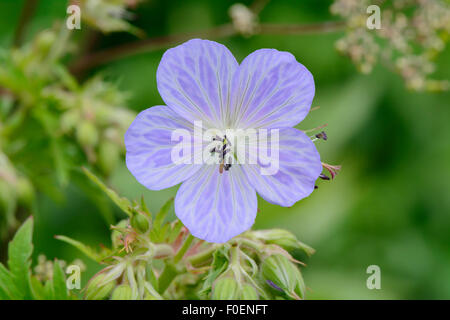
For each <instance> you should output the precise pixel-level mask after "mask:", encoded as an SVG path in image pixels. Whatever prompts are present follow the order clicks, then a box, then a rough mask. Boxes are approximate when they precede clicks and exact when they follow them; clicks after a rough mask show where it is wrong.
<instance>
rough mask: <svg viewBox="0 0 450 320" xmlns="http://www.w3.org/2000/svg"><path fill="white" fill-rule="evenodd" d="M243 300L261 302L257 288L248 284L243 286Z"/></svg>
mask: <svg viewBox="0 0 450 320" xmlns="http://www.w3.org/2000/svg"><path fill="white" fill-rule="evenodd" d="M241 299H242V300H259V295H258V292H257V291H256V289H255V287H253V286H252V285H250V284H248V283H246V284H244V285H243V286H242V291H241Z"/></svg>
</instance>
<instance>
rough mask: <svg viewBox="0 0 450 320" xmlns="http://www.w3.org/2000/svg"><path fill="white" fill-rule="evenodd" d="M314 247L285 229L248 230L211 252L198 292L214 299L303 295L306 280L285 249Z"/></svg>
mask: <svg viewBox="0 0 450 320" xmlns="http://www.w3.org/2000/svg"><path fill="white" fill-rule="evenodd" d="M296 249H300V250H303V251H304V252H306V253H307V254H308V255H309V254H312V253H313V252H314V250H313V249H312V248H310V247H309V246H307V245H305V244H303V243H301V242H300V241H298V240H297V238H296V237H295V236H294V235H293V234H292V233H290V232H289V231H286V230H281V229H270V230H261V231H247V232H246V233H244V234H243V235H241V236H238V237H236V238H234V239H232V240H231V241H229V242H228V243H227V244H225V245H223V246H221V247H220V248H217V249H216V251H215V252H214V254H213V261H212V267H211V269H210V271H209V273H208V276H207V278H206V281H205V282H204V284H203V290H202V291H201V293H203V294H207V293H208V292H211V296H210V297H211V298H212V299H214V300H233V299H242V300H258V299H296V300H300V299H304V298H305V291H306V287H305V283H304V281H303V277H302V275H301V272H300V270H299V268H298V266H297V264H302V265H304V264H303V263H302V262H300V261H297V260H295V259H294V258H293V257H292V255H291V254H290V253H289V251H288V250H290V251H293V250H296Z"/></svg>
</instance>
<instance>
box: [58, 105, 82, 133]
mask: <svg viewBox="0 0 450 320" xmlns="http://www.w3.org/2000/svg"><path fill="white" fill-rule="evenodd" d="M79 121H80V111H79V110H78V109H71V110H69V111H66V112H65V113H64V114H63V115H62V116H61V121H60V125H61V130H62V131H63V132H65V133H68V132H71V131H72V130H73V129H74V128H75V126H76V125H77V123H78V122H79Z"/></svg>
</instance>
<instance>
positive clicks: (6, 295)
mask: <svg viewBox="0 0 450 320" xmlns="http://www.w3.org/2000/svg"><path fill="white" fill-rule="evenodd" d="M32 238H33V218H32V217H30V218H28V219H27V220H26V221H25V222H24V224H23V225H22V226H21V227H20V228H19V230H17V233H16V235H15V236H14V238H13V239H12V241H11V242H10V243H9V248H8V268H9V269H6V267H5V266H4V265H3V264H1V263H0V299H1V300H10V299H13V300H17V299H27V300H29V299H31V300H42V299H45V300H67V299H72V298H73V296H72V295H71V294H69V292H68V290H67V287H66V276H65V274H64V271H63V269H62V267H61V264H60V262H59V261H57V260H55V261H54V263H53V264H52V267H53V270H52V271H53V272H52V274H51V276H50V277H49V278H47V279H45V280H43V281H42V280H41V279H39V277H38V275H37V274H34V273H33V272H32V270H31V254H32V253H33V243H32Z"/></svg>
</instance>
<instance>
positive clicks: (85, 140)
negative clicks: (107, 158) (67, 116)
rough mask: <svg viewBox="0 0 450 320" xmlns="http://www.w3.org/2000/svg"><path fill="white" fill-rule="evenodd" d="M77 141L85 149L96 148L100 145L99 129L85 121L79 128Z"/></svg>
mask: <svg viewBox="0 0 450 320" xmlns="http://www.w3.org/2000/svg"><path fill="white" fill-rule="evenodd" d="M76 135H77V140H78V142H79V143H80V144H81V145H82V146H84V147H94V146H95V145H97V143H98V132H97V128H96V127H95V126H94V124H93V123H92V122H89V121H83V122H81V123H79V124H78V126H77V133H76Z"/></svg>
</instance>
